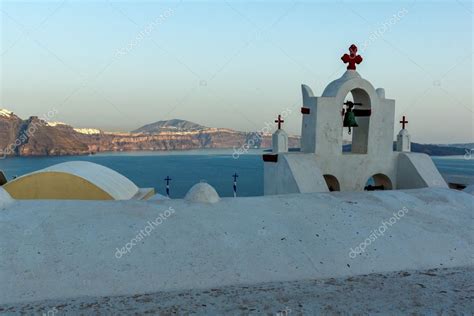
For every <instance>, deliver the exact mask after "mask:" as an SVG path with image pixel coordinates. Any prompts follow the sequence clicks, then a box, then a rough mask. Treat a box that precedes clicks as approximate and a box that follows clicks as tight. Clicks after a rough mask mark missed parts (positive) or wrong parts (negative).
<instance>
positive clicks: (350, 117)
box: [342, 110, 359, 135]
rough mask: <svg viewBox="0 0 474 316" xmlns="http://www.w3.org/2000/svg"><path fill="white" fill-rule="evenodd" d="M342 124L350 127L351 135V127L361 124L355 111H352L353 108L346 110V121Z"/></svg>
mask: <svg viewBox="0 0 474 316" xmlns="http://www.w3.org/2000/svg"><path fill="white" fill-rule="evenodd" d="M342 126H344V127H349V135H350V134H351V127H358V126H359V125H357V121H356V118H355V115H354V112H352V110H348V111H346V113H344V122H343V124H342Z"/></svg>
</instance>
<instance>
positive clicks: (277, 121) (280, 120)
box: [275, 114, 285, 129]
mask: <svg viewBox="0 0 474 316" xmlns="http://www.w3.org/2000/svg"><path fill="white" fill-rule="evenodd" d="M284 122H285V121H283V120H282V119H281V115H280V114H278V119H277V120H275V123H278V129H281V123H284Z"/></svg>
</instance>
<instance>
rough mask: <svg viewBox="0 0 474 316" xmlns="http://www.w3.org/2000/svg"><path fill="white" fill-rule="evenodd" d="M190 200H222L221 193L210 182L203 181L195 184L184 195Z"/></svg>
mask: <svg viewBox="0 0 474 316" xmlns="http://www.w3.org/2000/svg"><path fill="white" fill-rule="evenodd" d="M184 199H185V200H186V201H189V202H200V203H216V202H218V201H219V200H220V198H219V194H217V192H216V190H215V189H214V188H213V187H212V186H211V185H209V184H207V183H205V182H201V183H198V184H195V185H194V186H193V187H192V188H191V189H190V190H189V191H188V193H186V196H185V197H184Z"/></svg>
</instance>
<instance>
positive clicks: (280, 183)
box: [263, 67, 447, 195]
mask: <svg viewBox="0 0 474 316" xmlns="http://www.w3.org/2000/svg"><path fill="white" fill-rule="evenodd" d="M348 68H349V67H348ZM353 68H355V67H353ZM302 93H303V107H302V108H301V112H302V115H303V122H302V130H301V150H300V151H299V152H288V145H287V144H288V140H287V138H288V135H287V134H286V133H285V132H284V131H283V130H281V129H278V130H277V131H276V133H275V134H274V135H273V152H272V153H271V154H265V155H263V160H264V193H265V195H275V194H287V193H309V192H328V191H362V190H364V189H367V188H369V190H370V189H382V190H390V189H414V188H424V187H444V188H447V184H446V182H445V181H444V179H443V177H442V176H441V174H440V173H439V172H438V170H437V169H436V167H435V165H434V163H433V162H432V160H431V158H430V157H429V156H428V155H426V154H421V153H412V152H410V136H409V134H408V131H407V130H406V129H405V128H404V127H405V123H407V122H406V121H405V117H404V118H403V121H401V123H403V128H402V130H401V131H400V133H399V134H398V136H397V143H396V150H395V151H394V150H393V132H394V123H395V100H393V99H388V98H386V97H385V90H384V89H383V88H377V89H376V88H374V86H373V85H372V84H371V83H370V82H369V81H368V80H366V79H364V78H362V77H361V75H360V74H359V73H358V72H357V71H356V70H355V69H348V70H347V71H346V72H345V73H344V74H343V76H342V77H341V78H339V79H337V80H334V81H333V82H331V83H330V84H329V85H328V86H327V87H326V88H325V89H324V91H323V94H322V96H314V94H313V91H312V90H311V88H310V87H308V86H306V85H302ZM351 95H352V98H353V100H354V102H353V103H354V104H356V105H357V108H356V109H354V110H353V112H354V114H355V117H356V119H357V124H358V126H357V127H353V129H352V134H353V135H352V145H351V150H350V152H344V151H343V145H344V142H343V133H345V131H346V130H347V129H346V128H344V127H343V115H341V113H344V110H342V109H343V106H344V104H345V100H346V98H348V97H350V96H351ZM341 110H342V112H341ZM371 178H372V179H373V182H374V183H373V185H371V186H369V187H368V186H367V181H368V180H369V179H371Z"/></svg>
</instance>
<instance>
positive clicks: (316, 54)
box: [0, 0, 474, 143]
mask: <svg viewBox="0 0 474 316" xmlns="http://www.w3.org/2000/svg"><path fill="white" fill-rule="evenodd" d="M0 10H1V11H0V17H1V19H2V20H1V32H0V34H1V49H0V51H1V69H0V72H1V103H0V108H7V109H10V110H12V111H14V112H15V113H17V114H18V115H20V116H21V117H24V118H26V117H28V116H30V115H38V116H42V115H43V114H45V113H47V112H48V111H50V110H51V109H53V108H55V109H57V110H58V112H59V113H58V114H57V116H56V117H54V118H53V120H55V121H63V122H66V123H69V124H72V125H74V126H77V127H99V128H102V129H105V130H121V131H128V130H132V129H135V128H137V127H139V126H141V125H144V124H147V123H151V122H154V121H157V120H163V119H171V118H181V119H186V120H190V121H194V122H197V123H200V124H203V125H207V126H214V127H229V128H234V129H238V130H247V131H250V130H260V129H262V128H263V127H264V126H265V122H272V121H273V120H274V119H275V117H276V115H277V114H278V113H279V112H282V111H283V110H285V109H287V108H290V109H292V110H293V112H292V113H293V114H291V115H289V116H288V117H286V119H285V120H286V122H285V124H284V128H285V129H286V130H287V131H288V132H289V133H291V134H300V128H301V114H300V112H299V108H300V107H301V102H302V100H301V88H300V85H301V84H302V83H305V84H307V85H309V86H310V87H311V88H312V89H313V91H314V93H315V95H320V94H321V93H322V91H323V90H324V87H325V86H326V85H327V84H328V83H329V82H330V81H331V80H334V79H336V78H338V77H340V76H341V75H342V74H343V72H344V71H345V66H344V65H343V64H342V62H341V61H340V57H341V56H342V54H344V53H346V51H347V48H348V47H349V45H350V44H352V43H355V44H357V45H358V46H359V49H360V50H362V51H359V52H360V53H361V55H362V56H363V57H364V62H363V63H362V64H361V65H359V66H358V71H359V73H360V74H361V75H362V76H363V77H364V78H366V79H368V80H369V81H371V82H372V84H373V85H374V86H375V87H376V88H378V87H383V88H385V91H386V96H387V98H393V99H396V120H397V121H398V120H399V119H400V118H401V116H402V115H406V116H407V117H408V121H409V124H408V130H409V131H410V133H411V135H412V140H413V141H415V142H435V143H442V142H467V141H473V138H474V137H473V132H474V131H473V111H474V110H473V103H472V84H473V83H472V76H473V67H472V56H473V47H472V40H473V25H472V3H471V2H470V1H461V0H459V1H456V0H453V1H420V0H418V1H405V2H400V1H388V0H387V1H365V2H359V1H357V2H356V1H303V2H300V1H297V2H292V1H227V2H226V1H141V2H140V1H28V2H22V1H1V8H0ZM394 14H395V15H397V14H398V16H399V17H397V18H396V19H395V18H393V15H394ZM391 19H392V20H391ZM384 24H385V26H384ZM398 129H399V128H398V125H397V127H396V130H395V132H398Z"/></svg>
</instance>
